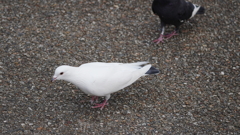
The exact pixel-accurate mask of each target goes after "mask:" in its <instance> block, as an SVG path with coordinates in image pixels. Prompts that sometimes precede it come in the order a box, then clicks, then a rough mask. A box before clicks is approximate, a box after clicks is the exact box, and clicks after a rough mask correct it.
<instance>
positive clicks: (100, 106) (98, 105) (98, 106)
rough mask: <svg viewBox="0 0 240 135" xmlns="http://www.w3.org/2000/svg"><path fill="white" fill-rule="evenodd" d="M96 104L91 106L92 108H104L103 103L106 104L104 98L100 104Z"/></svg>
mask: <svg viewBox="0 0 240 135" xmlns="http://www.w3.org/2000/svg"><path fill="white" fill-rule="evenodd" d="M95 105H96V106H93V107H92V108H101V110H102V109H103V108H104V106H105V105H108V103H107V100H104V101H103V103H101V104H95Z"/></svg>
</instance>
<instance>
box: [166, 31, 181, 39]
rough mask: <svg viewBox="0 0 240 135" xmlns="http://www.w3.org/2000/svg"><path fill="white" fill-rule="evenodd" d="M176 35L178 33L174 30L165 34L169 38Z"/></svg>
mask: <svg viewBox="0 0 240 135" xmlns="http://www.w3.org/2000/svg"><path fill="white" fill-rule="evenodd" d="M174 35H178V34H177V32H176V31H173V32H172V33H170V34H167V35H164V37H165V38H167V39H168V38H171V37H172V36H174Z"/></svg>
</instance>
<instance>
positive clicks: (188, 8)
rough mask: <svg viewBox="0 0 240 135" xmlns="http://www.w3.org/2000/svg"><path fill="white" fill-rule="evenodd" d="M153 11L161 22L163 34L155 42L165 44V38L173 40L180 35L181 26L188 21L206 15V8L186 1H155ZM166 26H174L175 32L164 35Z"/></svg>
mask: <svg viewBox="0 0 240 135" xmlns="http://www.w3.org/2000/svg"><path fill="white" fill-rule="evenodd" d="M152 11H153V13H154V14H156V15H158V16H159V18H160V20H161V30H160V31H161V33H160V36H159V38H158V39H156V40H154V41H153V42H156V43H159V42H163V38H164V37H165V38H171V37H172V36H174V35H177V34H178V33H179V26H180V25H181V24H183V23H184V22H185V21H186V20H188V19H190V18H192V17H193V16H195V15H196V14H204V12H205V9H204V7H201V6H198V5H195V4H192V3H191V2H186V1H185V0H154V1H153V3H152ZM166 24H170V25H174V26H175V30H174V31H173V32H172V33H170V34H168V35H164V31H165V26H166Z"/></svg>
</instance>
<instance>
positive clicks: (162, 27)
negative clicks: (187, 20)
mask: <svg viewBox="0 0 240 135" xmlns="http://www.w3.org/2000/svg"><path fill="white" fill-rule="evenodd" d="M160 31H161V33H160V36H159V38H158V39H155V40H153V42H156V43H157V44H158V43H160V42H163V34H164V32H165V23H164V22H162V21H161V26H160Z"/></svg>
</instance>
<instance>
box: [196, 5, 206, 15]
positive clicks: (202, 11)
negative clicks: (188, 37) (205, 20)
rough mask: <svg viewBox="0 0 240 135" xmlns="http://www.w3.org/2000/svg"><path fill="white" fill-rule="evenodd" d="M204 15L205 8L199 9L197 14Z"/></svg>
mask: <svg viewBox="0 0 240 135" xmlns="http://www.w3.org/2000/svg"><path fill="white" fill-rule="evenodd" d="M204 13H205V8H204V7H200V8H199V10H198V12H197V14H204Z"/></svg>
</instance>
